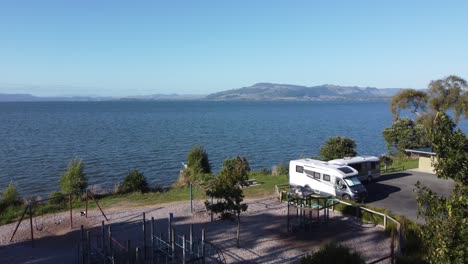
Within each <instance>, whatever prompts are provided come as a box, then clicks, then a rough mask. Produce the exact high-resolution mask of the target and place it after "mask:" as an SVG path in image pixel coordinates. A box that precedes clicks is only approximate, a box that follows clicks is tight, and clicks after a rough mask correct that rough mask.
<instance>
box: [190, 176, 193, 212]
mask: <svg viewBox="0 0 468 264" xmlns="http://www.w3.org/2000/svg"><path fill="white" fill-rule="evenodd" d="M192 201H193V195H192V182H190V213H192V212H193V203H192Z"/></svg>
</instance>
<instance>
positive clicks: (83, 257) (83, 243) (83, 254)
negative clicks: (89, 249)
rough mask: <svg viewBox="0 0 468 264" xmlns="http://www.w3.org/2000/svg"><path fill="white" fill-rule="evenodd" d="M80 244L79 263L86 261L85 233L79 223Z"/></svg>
mask: <svg viewBox="0 0 468 264" xmlns="http://www.w3.org/2000/svg"><path fill="white" fill-rule="evenodd" d="M80 238H81V239H80V244H81V261H82V262H81V263H86V250H85V249H86V244H85V233H84V227H83V225H81V232H80Z"/></svg>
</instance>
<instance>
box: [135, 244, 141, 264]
mask: <svg viewBox="0 0 468 264" xmlns="http://www.w3.org/2000/svg"><path fill="white" fill-rule="evenodd" d="M135 263H137V264H138V263H140V248H138V247H137V248H135Z"/></svg>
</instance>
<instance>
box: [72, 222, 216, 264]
mask: <svg viewBox="0 0 468 264" xmlns="http://www.w3.org/2000/svg"><path fill="white" fill-rule="evenodd" d="M140 226H141V227H142V229H141V230H142V231H141V233H140V235H138V236H139V237H140V238H141V239H135V240H133V241H132V240H130V239H127V240H125V242H124V241H122V238H120V240H119V238H118V236H117V233H118V231H120V230H125V233H127V234H128V233H130V232H129V231H128V230H130V229H131V228H135V227H140ZM146 227H147V221H146V216H145V213H143V217H142V219H141V220H136V221H132V222H127V223H120V224H114V225H108V226H107V228H106V226H105V225H104V221H103V222H102V226H101V229H100V231H97V230H84V228H83V227H82V229H81V238H80V241H79V242H78V243H77V245H76V254H75V263H77V264H91V263H112V264H114V263H189V262H190V263H206V262H211V263H225V258H224V255H223V253H222V251H221V250H220V249H219V248H217V247H216V246H215V245H214V244H212V243H209V242H208V241H206V239H205V230H204V229H202V230H201V238H196V237H195V236H194V229H193V225H190V231H189V235H188V236H186V235H185V234H177V233H176V229H175V227H173V226H172V214H170V215H169V217H168V227H167V232H168V233H167V238H164V235H163V233H162V232H161V233H159V234H158V233H156V229H155V221H154V218H151V222H150V236H149V240H147V230H146ZM131 233H132V234H135V233H137V232H131ZM127 238H128V237H127Z"/></svg>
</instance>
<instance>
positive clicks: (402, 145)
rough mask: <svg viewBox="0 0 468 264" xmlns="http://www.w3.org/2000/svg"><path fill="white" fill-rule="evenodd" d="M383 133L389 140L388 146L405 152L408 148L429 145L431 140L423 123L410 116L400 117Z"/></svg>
mask: <svg viewBox="0 0 468 264" xmlns="http://www.w3.org/2000/svg"><path fill="white" fill-rule="evenodd" d="M382 135H383V137H384V139H385V141H387V148H388V149H392V148H396V149H397V150H398V151H399V152H400V153H404V152H405V149H408V148H424V147H429V146H430V142H429V139H428V137H427V135H426V131H425V130H424V127H423V125H422V124H417V123H416V122H414V121H413V120H411V119H409V118H402V119H398V120H396V121H395V122H393V124H392V126H391V127H388V128H385V129H384V131H383V132H382Z"/></svg>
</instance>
